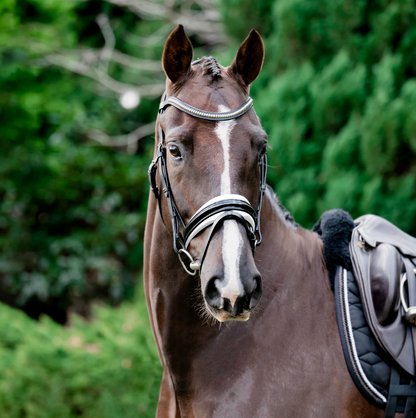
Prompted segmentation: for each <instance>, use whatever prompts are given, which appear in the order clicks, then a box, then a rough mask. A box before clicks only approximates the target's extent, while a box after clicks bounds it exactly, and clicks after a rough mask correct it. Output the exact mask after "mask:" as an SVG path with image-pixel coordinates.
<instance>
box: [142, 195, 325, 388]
mask: <svg viewBox="0 0 416 418" xmlns="http://www.w3.org/2000/svg"><path fill="white" fill-rule="evenodd" d="M152 197H153V196H151V198H150V201H149V209H148V218H147V224H146V233H145V265H144V285H145V292H146V299H147V303H148V308H149V315H150V320H151V323H152V328H153V332H154V335H155V339H156V342H157V345H158V348H159V355H160V358H161V361H162V362H163V363H164V364H165V365H168V366H169V368H170V370H171V372H172V373H173V375H176V376H178V379H179V378H182V377H183V376H189V373H190V368H191V364H192V356H194V355H195V356H196V355H197V353H198V352H200V351H201V350H204V349H206V347H207V346H209V345H210V344H211V343H210V341H211V342H212V346H215V342H214V341H215V339H218V338H219V337H220V334H221V333H222V332H238V330H239V329H240V328H238V327H230V328H229V329H228V328H227V327H221V328H220V327H219V326H212V325H211V324H209V323H206V322H204V321H203V319H201V317H200V316H199V315H198V313H197V309H198V308H202V307H203V302H202V295H201V292H200V290H199V278H197V277H192V276H189V275H188V274H186V273H185V272H184V271H183V269H182V266H181V265H180V263H179V261H178V258H177V255H176V254H175V253H174V251H173V249H172V237H171V235H170V234H169V233H168V232H167V229H166V227H165V226H164V224H163V222H162V220H161V217H160V215H159V213H158V209H157V204H156V201H155V199H152ZM263 202H264V203H263V209H262V214H261V229H262V233H263V243H262V245H261V246H260V247H258V249H257V250H256V253H255V260H256V263H257V266H258V268H259V271H260V273H261V275H262V281H263V298H262V300H261V302H260V308H259V310H258V312H254V313H253V315H252V318H250V320H249V321H248V322H247V323H245V324H244V326H245V327H248V328H254V327H256V326H257V325H258V324H260V323H261V322H262V318H264V316H265V315H266V316H267V315H268V314H269V313H270V314H271V315H272V316H276V315H278V317H279V318H280V319H279V321H280V323H281V324H282V329H284V327H283V324H284V322H285V318H286V317H287V318H289V317H290V318H291V319H290V320H293V318H294V317H296V315H298V314H299V313H298V312H296V311H293V312H290V310H291V308H292V307H294V306H296V305H299V304H301V303H304V302H305V301H307V300H311V302H310V304H313V305H314V306H315V305H316V307H318V304H320V303H321V304H322V303H323V300H325V299H327V298H328V290H329V284H328V281H327V278H326V273H325V271H324V262H323V256H322V244H321V242H320V240H319V238H318V237H317V235H316V234H314V233H312V232H310V231H307V230H305V229H303V228H301V227H298V228H295V227H294V226H293V225H292V224H291V223H290V222H289V221H286V220H285V217H284V212H283V210H282V209H281V207H280V206H279V204H278V203H277V200H276V198H275V196H274V195H273V192H271V190H269V189H268V191H267V192H266V194H265V196H264V201H263ZM169 221H170V220H169V219H167V220H165V222H169ZM329 292H330V290H329ZM313 299H316V301H315V300H313ZM293 301H296V302H295V303H293ZM283 307H284V308H283ZM266 312H267V313H266ZM233 325H238V324H233ZM267 332H268V331H267ZM274 338H276V340H279V338H280V337H279V335H278V333H276V335H275V337H274ZM184 354H186V355H184ZM178 384H179V385H180V383H178V382H176V385H178ZM184 385H185V386H186V383H184Z"/></svg>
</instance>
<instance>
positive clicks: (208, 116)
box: [159, 96, 253, 122]
mask: <svg viewBox="0 0 416 418" xmlns="http://www.w3.org/2000/svg"><path fill="white" fill-rule="evenodd" d="M168 106H173V107H176V108H177V109H179V110H181V111H182V112H185V113H187V114H188V115H191V116H196V117H197V118H199V119H205V120H214V121H217V122H221V121H224V120H230V119H236V118H238V117H240V116H242V115H244V113H246V112H247V111H248V110H250V109H251V108H252V107H253V99H252V98H251V97H248V98H247V100H246V101H245V102H244V103H243V104H242V105H241V106H239V107H237V108H236V109H234V110H230V111H229V112H206V111H205V110H201V109H197V108H196V107H193V106H191V105H189V104H188V103H185V102H183V101H182V100H181V99H178V98H177V97H174V96H170V97H168V98H167V99H165V100H164V101H163V102H162V103H161V104H160V105H159V113H162V112H163V111H164V110H165V109H166V108H167V107H168Z"/></svg>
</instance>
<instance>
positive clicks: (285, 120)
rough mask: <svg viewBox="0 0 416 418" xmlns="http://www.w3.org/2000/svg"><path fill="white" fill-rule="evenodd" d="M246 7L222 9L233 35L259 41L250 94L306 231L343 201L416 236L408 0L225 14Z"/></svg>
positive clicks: (280, 1)
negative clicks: (253, 16) (256, 15)
mask: <svg viewBox="0 0 416 418" xmlns="http://www.w3.org/2000/svg"><path fill="white" fill-rule="evenodd" d="M253 3H254V2H253ZM245 4H246V2H245V0H232V1H231V0H230V1H225V2H222V6H221V7H222V11H223V17H224V22H225V23H226V24H227V28H228V30H229V33H230V34H231V35H232V36H233V37H234V38H235V39H236V41H241V33H248V32H249V30H250V29H251V25H252V24H253V25H255V27H256V29H258V30H259V31H260V33H262V35H263V38H264V42H265V46H266V61H265V64H264V68H263V71H262V73H261V75H260V77H259V80H257V81H256V82H255V83H254V85H253V89H252V92H251V95H252V96H253V98H254V102H255V107H256V110H257V113H258V115H259V116H260V118H261V119H262V123H263V126H264V127H265V128H266V131H267V133H268V134H269V144H270V145H271V147H272V150H270V151H269V152H268V154H269V163H270V164H271V168H270V171H269V177H268V180H269V182H270V183H271V184H272V185H273V186H274V188H275V190H276V193H277V195H278V196H279V198H280V199H281V201H282V202H283V203H284V204H285V205H286V206H287V207H288V209H289V210H290V211H292V212H293V214H294V216H295V218H296V219H297V220H298V221H299V222H300V223H302V224H303V225H304V226H307V227H311V226H312V225H313V224H314V222H316V220H317V219H318V218H319V216H320V214H321V213H322V211H324V210H327V209H331V208H337V207H341V208H343V209H345V210H348V211H350V212H351V214H352V215H353V216H354V217H358V216H360V215H362V214H364V213H375V214H378V215H380V216H383V217H385V218H387V219H389V220H390V221H392V222H393V223H395V224H396V225H397V226H399V227H400V228H403V229H404V230H406V231H407V232H409V233H411V234H413V235H416V189H415V187H414V186H415V181H416V165H415V163H414V161H416V158H415V157H416V146H415V144H416V141H415V133H416V122H415V121H416V119H415V112H414V108H415V104H416V98H415V95H416V69H415V66H414V63H415V62H416V15H415V13H414V4H413V2H411V1H409V0H404V1H401V0H400V1H399V0H397V1H390V2H385V1H364V0H352V1H345V0H342V1H341V0H335V1H333V0H331V1H329V0H325V1H321V0H308V1H305V0H276V1H269V2H268V4H269V6H268V7H270V10H271V12H270V13H268V14H264V15H263V16H262V18H263V19H262V21H261V22H257V21H256V20H253V21H249V20H246V19H244V18H243V19H234V20H233V21H230V20H227V17H228V16H229V15H230V14H231V13H232V12H233V11H234V12H235V10H236V8H237V7H240V6H241V7H242V8H243V9H244V5H245ZM256 4H257V2H256ZM259 4H260V3H259ZM259 7H260V6H259ZM262 7H263V6H262Z"/></svg>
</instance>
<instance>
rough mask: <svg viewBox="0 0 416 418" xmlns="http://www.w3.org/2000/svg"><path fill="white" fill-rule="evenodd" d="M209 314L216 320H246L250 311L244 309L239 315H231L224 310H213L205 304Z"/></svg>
mask: <svg viewBox="0 0 416 418" xmlns="http://www.w3.org/2000/svg"><path fill="white" fill-rule="evenodd" d="M205 306H206V308H207V311H208V313H209V315H210V316H212V317H213V318H214V319H216V320H217V321H218V322H231V321H234V322H246V321H248V320H249V319H250V314H251V312H250V311H244V312H242V313H241V314H239V315H232V314H230V313H229V312H226V311H224V310H222V309H221V310H215V311H214V310H213V309H212V308H211V307H210V306H209V305H207V304H205Z"/></svg>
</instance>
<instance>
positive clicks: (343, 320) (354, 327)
mask: <svg viewBox="0 0 416 418" xmlns="http://www.w3.org/2000/svg"><path fill="white" fill-rule="evenodd" d="M334 292H335V303H336V312H337V321H338V328H339V332H340V337H341V343H342V349H343V351H344V357H345V361H346V363H347V367H348V370H349V372H350V375H351V377H352V379H353V381H354V383H355V385H356V386H357V388H358V389H359V391H360V392H361V394H362V395H363V396H364V397H365V398H366V399H367V401H369V402H370V403H372V404H373V405H375V406H378V407H379V408H382V409H384V408H385V407H386V404H387V398H388V389H389V384H390V373H391V370H390V365H389V364H388V363H387V362H386V361H385V360H386V355H385V353H384V352H383V351H382V349H381V348H380V347H379V345H378V343H377V342H376V340H375V338H374V337H373V336H372V334H371V331H370V329H369V328H368V326H367V322H366V320H365V317H364V311H363V307H362V305H361V300H360V296H359V291H358V287H357V284H356V282H355V279H354V276H353V274H352V272H350V271H348V270H346V269H344V268H342V267H338V268H337V272H336V275H335V289H334ZM403 410H404V409H402V411H399V410H398V411H397V412H403Z"/></svg>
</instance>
